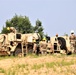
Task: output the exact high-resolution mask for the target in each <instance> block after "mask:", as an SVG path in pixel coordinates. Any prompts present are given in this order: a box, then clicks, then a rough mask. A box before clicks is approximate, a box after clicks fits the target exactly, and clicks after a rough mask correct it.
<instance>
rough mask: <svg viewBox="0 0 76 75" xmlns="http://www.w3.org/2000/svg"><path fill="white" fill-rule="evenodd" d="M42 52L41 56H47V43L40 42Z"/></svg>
mask: <svg viewBox="0 0 76 75" xmlns="http://www.w3.org/2000/svg"><path fill="white" fill-rule="evenodd" d="M40 51H41V54H46V52H47V43H46V41H42V42H40Z"/></svg>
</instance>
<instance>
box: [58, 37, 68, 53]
mask: <svg viewBox="0 0 76 75" xmlns="http://www.w3.org/2000/svg"><path fill="white" fill-rule="evenodd" d="M58 42H59V44H60V48H61V49H62V50H66V52H67V47H66V40H65V39H64V38H63V37H58Z"/></svg>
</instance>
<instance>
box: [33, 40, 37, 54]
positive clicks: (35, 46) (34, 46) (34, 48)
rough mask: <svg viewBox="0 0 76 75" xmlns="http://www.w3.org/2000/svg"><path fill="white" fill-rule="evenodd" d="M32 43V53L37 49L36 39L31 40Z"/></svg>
mask: <svg viewBox="0 0 76 75" xmlns="http://www.w3.org/2000/svg"><path fill="white" fill-rule="evenodd" d="M33 42H34V45H33V53H36V49H37V44H36V40H35V39H34V40H33Z"/></svg>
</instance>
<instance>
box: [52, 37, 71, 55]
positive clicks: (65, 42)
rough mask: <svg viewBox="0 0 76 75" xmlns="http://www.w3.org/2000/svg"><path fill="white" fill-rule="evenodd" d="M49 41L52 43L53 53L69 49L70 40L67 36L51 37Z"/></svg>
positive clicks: (65, 51) (69, 50)
mask: <svg viewBox="0 0 76 75" xmlns="http://www.w3.org/2000/svg"><path fill="white" fill-rule="evenodd" d="M51 43H52V45H53V49H54V53H55V52H59V53H67V54H68V53H69V52H71V49H70V40H69V36H61V37H56V36H55V37H51Z"/></svg>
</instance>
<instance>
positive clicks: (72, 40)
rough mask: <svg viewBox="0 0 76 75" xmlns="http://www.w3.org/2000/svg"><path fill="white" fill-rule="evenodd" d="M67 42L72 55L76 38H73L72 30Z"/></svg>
mask: <svg viewBox="0 0 76 75" xmlns="http://www.w3.org/2000/svg"><path fill="white" fill-rule="evenodd" d="M69 40H70V48H71V51H72V53H74V50H75V40H76V37H75V34H74V31H73V30H72V31H71V35H70V37H69Z"/></svg>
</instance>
